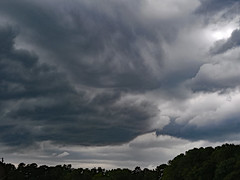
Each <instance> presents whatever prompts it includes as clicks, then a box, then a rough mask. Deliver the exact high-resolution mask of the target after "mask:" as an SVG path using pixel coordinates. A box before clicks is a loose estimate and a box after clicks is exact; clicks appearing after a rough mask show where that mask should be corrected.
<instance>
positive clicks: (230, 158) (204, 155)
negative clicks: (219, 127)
mask: <svg viewBox="0 0 240 180" xmlns="http://www.w3.org/2000/svg"><path fill="white" fill-rule="evenodd" d="M161 179H162V180H175V179H177V180H236V179H240V146H239V145H233V144H224V145H222V146H221V147H216V148H215V149H214V148H212V147H207V148H199V149H197V148H194V149H192V150H189V151H187V152H186V153H185V154H180V155H178V156H177V157H175V158H174V159H173V160H171V161H169V164H168V166H167V167H166V168H165V169H164V171H163V177H162V178H161Z"/></svg>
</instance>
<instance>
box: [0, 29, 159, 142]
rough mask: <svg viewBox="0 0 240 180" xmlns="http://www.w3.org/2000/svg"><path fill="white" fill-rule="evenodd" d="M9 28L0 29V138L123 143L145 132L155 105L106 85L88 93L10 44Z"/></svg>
mask: <svg viewBox="0 0 240 180" xmlns="http://www.w3.org/2000/svg"><path fill="white" fill-rule="evenodd" d="M16 36H17V31H16V30H15V29H14V28H12V27H1V28H0V39H1V40H2V41H1V44H0V47H1V48H0V107H1V111H0V112H1V115H0V121H1V126H0V132H1V133H0V139H1V142H2V143H5V144H7V145H10V146H14V145H18V146H22V147H24V146H26V145H29V144H32V143H34V142H36V141H44V140H51V141H53V142H56V143H60V144H80V145H104V144H119V143H124V142H128V141H130V140H131V139H133V138H135V137H136V136H138V135H139V134H142V133H145V132H148V131H149V120H150V119H151V118H153V117H155V116H156V115H157V113H158V109H157V107H156V106H155V105H154V104H152V103H150V102H147V101H145V100H134V99H129V100H126V101H123V100H121V99H122V98H123V94H122V92H119V91H115V90H108V91H106V92H105V93H98V94H97V95H95V96H94V97H91V98H90V97H88V96H87V93H86V92H85V91H80V90H78V91H77V90H76V89H75V88H74V87H73V86H72V85H71V84H70V82H69V81H68V79H67V77H66V75H65V74H64V73H62V72H59V71H58V70H57V68H55V67H53V66H50V65H48V64H46V63H45V64H44V63H40V62H39V59H38V57H37V56H36V55H34V54H33V53H30V52H29V51H27V50H22V49H16V48H15V47H14V38H15V37H16Z"/></svg>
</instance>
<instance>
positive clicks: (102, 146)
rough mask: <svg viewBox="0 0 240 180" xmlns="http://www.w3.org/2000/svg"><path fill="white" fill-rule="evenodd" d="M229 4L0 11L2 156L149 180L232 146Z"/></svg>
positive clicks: (237, 70) (236, 119)
mask: <svg viewBox="0 0 240 180" xmlns="http://www.w3.org/2000/svg"><path fill="white" fill-rule="evenodd" d="M238 11H240V3H239V2H238V0H119V1H117V0H91V1H90V0H51V1H49V0H42V1H38V0H18V1H16V0H7V1H4V0H2V1H0V156H2V157H4V158H5V161H7V162H11V163H15V164H18V163H20V162H25V163H31V162H36V163H38V164H47V165H56V164H64V163H68V164H69V163H71V164H73V166H74V167H89V168H91V167H98V166H102V167H104V168H116V167H127V168H134V167H136V166H141V167H148V168H154V167H156V166H157V165H160V164H162V163H166V162H167V161H168V160H170V159H172V158H173V157H174V156H176V155H178V154H179V153H182V152H184V151H186V150H188V149H190V148H193V147H201V146H216V145H220V144H222V143H226V142H228V143H240V111H239V107H240V29H239V27H240V26H239V22H240V15H239V14H240V13H239V12H238Z"/></svg>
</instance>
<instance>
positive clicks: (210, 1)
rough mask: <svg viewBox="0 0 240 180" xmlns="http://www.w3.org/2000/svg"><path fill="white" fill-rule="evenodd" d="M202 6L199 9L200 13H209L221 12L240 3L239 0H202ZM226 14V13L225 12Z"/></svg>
mask: <svg viewBox="0 0 240 180" xmlns="http://www.w3.org/2000/svg"><path fill="white" fill-rule="evenodd" d="M200 2H201V6H199V8H198V9H197V12H198V13H208V15H212V14H216V13H219V11H222V10H224V9H228V8H231V7H232V6H234V5H238V2H239V1H238V0H200ZM228 13H229V11H228ZM225 15H226V14H225Z"/></svg>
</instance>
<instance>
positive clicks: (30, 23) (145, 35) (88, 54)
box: [0, 1, 174, 90]
mask: <svg viewBox="0 0 240 180" xmlns="http://www.w3.org/2000/svg"><path fill="white" fill-rule="evenodd" d="M0 4H1V7H0V9H1V13H3V14H4V15H7V16H9V17H11V19H12V20H13V21H15V23H16V24H18V25H19V26H20V28H21V29H22V31H23V33H22V36H24V38H25V39H27V40H28V41H29V42H31V43H33V44H35V45H36V46H37V47H40V48H43V49H44V50H47V51H48V52H49V53H50V54H52V55H53V56H52V57H54V59H55V61H57V64H58V65H59V66H60V67H64V70H65V71H67V73H68V74H69V75H70V76H71V78H73V79H74V81H75V82H76V83H81V84H85V85H87V86H92V87H117V88H126V89H134V90H144V89H151V88H156V87H159V86H160V85H161V83H160V74H159V72H160V71H161V68H162V66H163V56H164V53H163V50H162V48H161V43H160V42H161V39H164V38H165V39H169V38H168V37H171V38H172V37H173V36H169V35H168V33H169V32H170V31H173V29H174V28H169V30H168V29H166V26H165V25H164V23H162V24H160V23H149V22H148V21H147V19H144V18H141V15H140V13H138V12H139V11H140V5H139V3H137V2H136V1H132V2H129V3H126V2H125V3H118V2H114V1H109V2H108V3H106V2H105V5H106V6H103V5H101V3H100V2H95V4H94V3H89V2H85V1H70V2H69V3H68V5H66V6H64V8H63V6H61V3H60V5H53V4H52V3H49V7H45V6H44V3H43V4H41V3H38V2H35V1H33V2H32V1H21V2H15V1H14V2H13V1H9V2H1V3H0ZM63 4H64V3H63ZM159 26H160V27H161V28H162V29H166V30H164V31H163V32H162V33H161V34H160V35H159V33H158V32H159V29H161V28H160V27H159ZM24 32H25V33H24ZM149 59H151V61H149ZM142 72H144V73H142Z"/></svg>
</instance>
